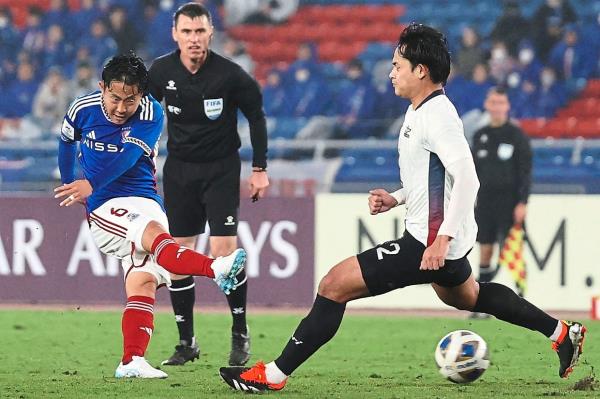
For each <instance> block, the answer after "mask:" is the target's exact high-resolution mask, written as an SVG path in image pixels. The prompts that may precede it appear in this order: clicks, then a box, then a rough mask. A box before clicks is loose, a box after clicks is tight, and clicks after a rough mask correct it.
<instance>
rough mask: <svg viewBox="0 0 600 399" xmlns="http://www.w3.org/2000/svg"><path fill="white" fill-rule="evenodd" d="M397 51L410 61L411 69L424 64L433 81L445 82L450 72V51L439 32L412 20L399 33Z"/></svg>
mask: <svg viewBox="0 0 600 399" xmlns="http://www.w3.org/2000/svg"><path fill="white" fill-rule="evenodd" d="M398 53H399V54H400V55H401V56H402V57H403V58H406V59H407V60H408V61H410V64H411V65H412V69H413V70H414V69H415V68H416V66H417V65H419V64H421V65H425V66H426V67H427V69H429V77H430V78H431V81H432V82H433V83H441V84H443V85H445V84H446V80H447V79H448V75H449V74H450V51H449V50H448V41H447V40H446V37H445V36H444V35H443V34H442V33H441V32H439V31H437V30H435V29H433V28H431V27H429V26H426V25H422V24H416V23H414V22H413V23H411V24H410V25H408V26H407V27H406V28H405V29H404V30H403V31H402V33H401V34H400V39H398Z"/></svg>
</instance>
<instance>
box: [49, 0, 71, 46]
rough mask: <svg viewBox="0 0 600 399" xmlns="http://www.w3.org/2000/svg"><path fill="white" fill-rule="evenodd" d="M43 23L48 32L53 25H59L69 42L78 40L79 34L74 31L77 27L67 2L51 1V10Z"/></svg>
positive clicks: (61, 0)
mask: <svg viewBox="0 0 600 399" xmlns="http://www.w3.org/2000/svg"><path fill="white" fill-rule="evenodd" d="M42 21H43V26H44V28H45V29H46V30H47V29H49V28H50V27H51V26H52V25H59V26H60V27H61V28H62V30H63V34H64V36H66V37H68V38H69V41H71V40H73V39H75V38H77V32H75V31H74V29H73V28H74V27H76V26H77V25H76V22H75V21H74V20H73V17H72V14H71V11H70V10H69V4H68V3H67V0H50V8H49V9H48V10H47V11H46V13H45V14H44V17H43V20H42Z"/></svg>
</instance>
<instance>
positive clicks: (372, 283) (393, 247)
mask: <svg viewBox="0 0 600 399" xmlns="http://www.w3.org/2000/svg"><path fill="white" fill-rule="evenodd" d="M423 252H425V245H423V244H422V243H421V242H419V241H418V240H417V239H416V238H414V237H413V236H412V235H410V233H408V232H407V231H405V232H404V235H403V236H402V238H400V239H398V240H394V241H387V242H384V243H383V244H380V245H377V246H376V247H374V248H371V249H368V250H366V251H364V252H362V253H360V254H358V255H357V257H358V263H359V264H360V269H361V271H362V276H363V279H364V280H365V283H366V285H367V288H368V289H369V292H370V293H371V295H380V294H385V293H386V292H389V291H392V290H395V289H396V288H402V287H407V286H410V285H417V284H430V283H436V284H439V285H441V286H443V287H455V286H457V285H461V284H462V283H464V282H465V281H467V279H468V278H469V276H470V275H471V265H470V264H469V261H468V260H467V257H466V255H465V256H463V257H462V258H460V259H454V260H448V259H446V261H445V263H444V266H443V267H442V268H440V269H439V270H420V269H419V267H420V266H421V259H422V258H423Z"/></svg>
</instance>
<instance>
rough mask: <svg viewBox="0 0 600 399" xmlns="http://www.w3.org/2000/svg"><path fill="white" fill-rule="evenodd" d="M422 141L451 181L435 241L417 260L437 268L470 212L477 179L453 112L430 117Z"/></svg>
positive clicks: (460, 127)
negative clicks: (436, 158)
mask: <svg viewBox="0 0 600 399" xmlns="http://www.w3.org/2000/svg"><path fill="white" fill-rule="evenodd" d="M423 143H424V147H425V148H426V149H427V150H429V151H431V152H433V153H435V154H436V155H437V156H438V157H439V159H440V161H441V162H442V164H443V165H444V167H445V169H446V171H447V172H448V174H450V176H451V177H452V180H453V186H452V191H451V193H450V201H449V203H448V208H447V211H446V212H445V214H444V220H443V221H442V224H441V225H440V228H439V230H438V233H437V236H436V238H435V240H434V241H433V243H432V244H431V245H430V246H429V247H427V248H426V249H425V252H424V253H423V258H422V259H421V269H422V270H438V269H439V268H440V267H443V266H444V264H445V259H446V256H447V255H448V251H449V249H450V240H452V239H453V238H454V237H456V234H457V233H458V230H459V228H460V226H461V225H462V224H463V223H464V221H465V219H466V218H467V217H468V215H469V214H470V213H471V212H473V207H474V206H475V199H476V198H477V191H478V190H479V179H478V178H477V172H476V171H475V164H474V163H473V156H472V155H471V150H470V149H469V144H468V143H467V139H466V138H465V134H464V130H463V127H462V122H461V121H460V119H459V118H458V116H457V115H452V114H449V115H447V116H445V115H442V116H441V117H440V116H437V115H436V116H434V117H432V118H431V119H430V124H429V126H428V129H427V131H426V134H425V137H424V141H423Z"/></svg>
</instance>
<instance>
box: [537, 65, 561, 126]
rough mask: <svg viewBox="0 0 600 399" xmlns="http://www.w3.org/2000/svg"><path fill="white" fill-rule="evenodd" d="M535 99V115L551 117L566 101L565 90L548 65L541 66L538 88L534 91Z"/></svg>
mask: <svg viewBox="0 0 600 399" xmlns="http://www.w3.org/2000/svg"><path fill="white" fill-rule="evenodd" d="M536 100H537V101H536V110H535V113H536V115H535V116H537V117H545V118H550V117H553V116H554V115H555V114H556V111H557V110H558V109H559V108H560V107H563V106H564V105H565V104H566V102H567V90H566V88H565V86H564V84H563V83H562V82H560V81H559V80H558V79H557V78H556V72H554V70H553V69H552V68H550V67H545V68H543V69H542V72H541V73H540V88H539V90H538V92H537V93H536Z"/></svg>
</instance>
